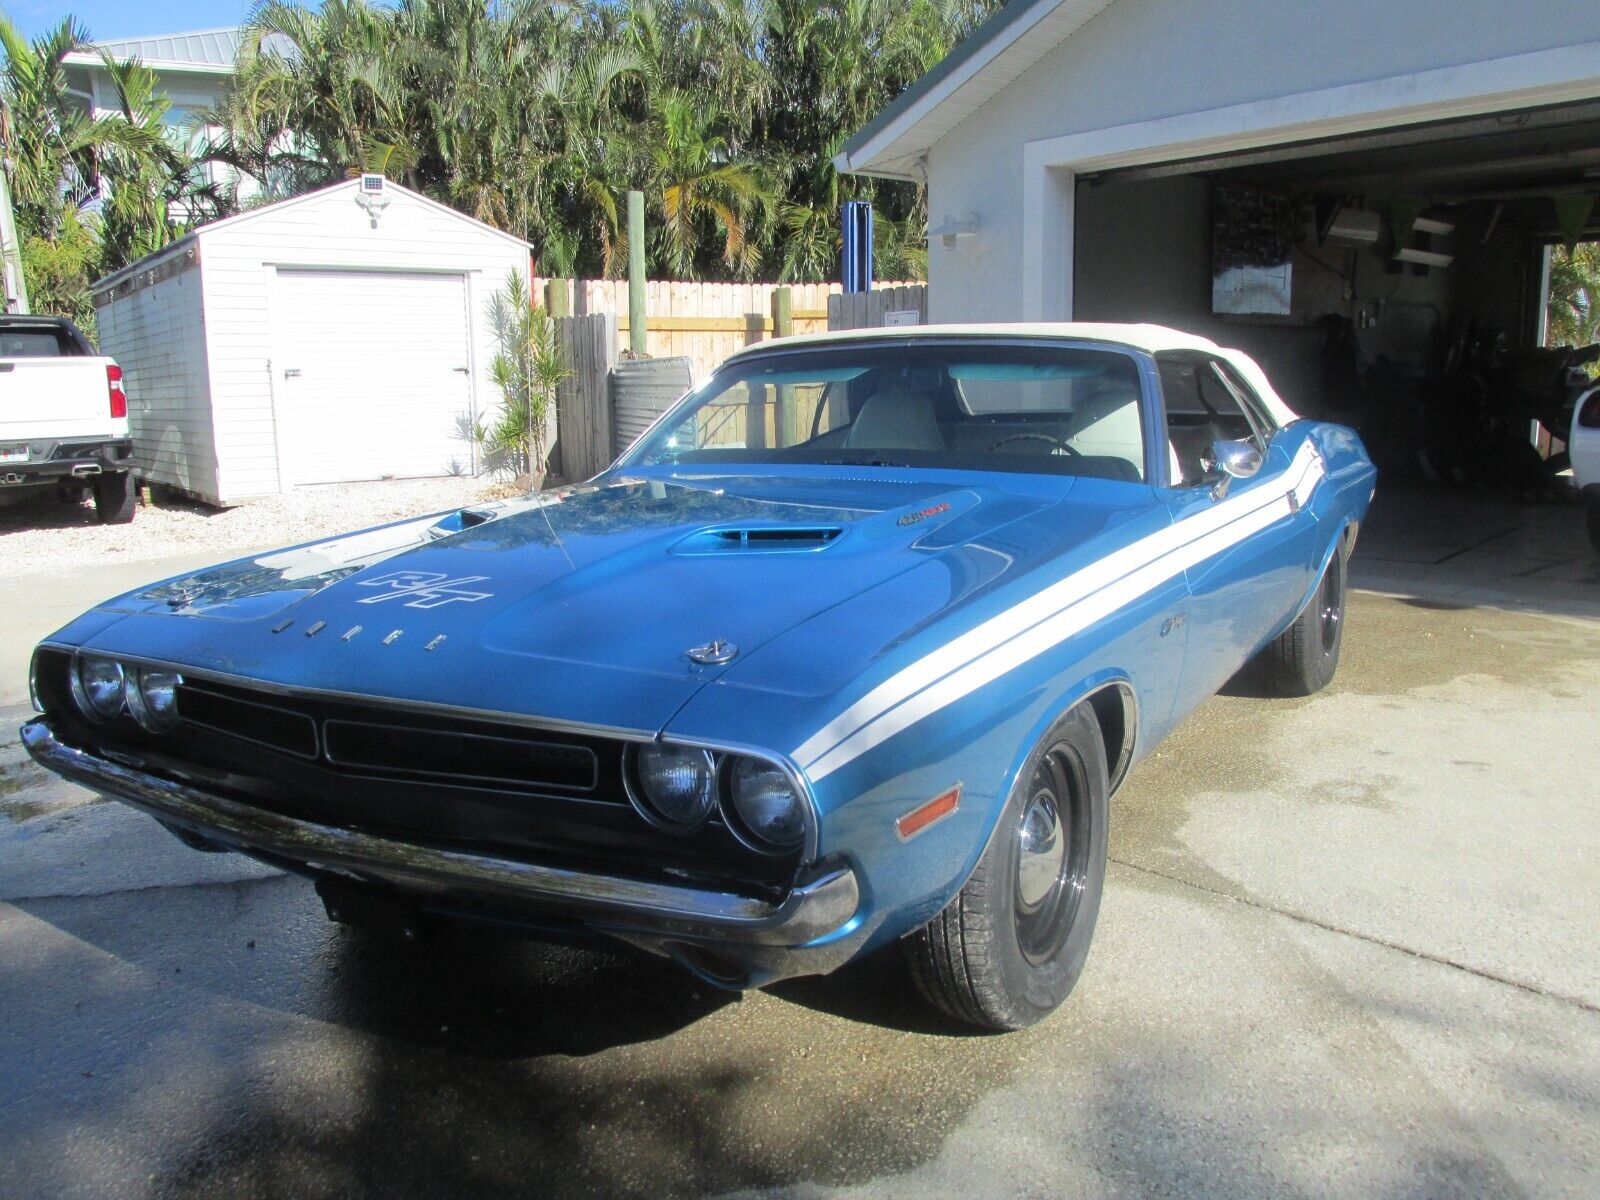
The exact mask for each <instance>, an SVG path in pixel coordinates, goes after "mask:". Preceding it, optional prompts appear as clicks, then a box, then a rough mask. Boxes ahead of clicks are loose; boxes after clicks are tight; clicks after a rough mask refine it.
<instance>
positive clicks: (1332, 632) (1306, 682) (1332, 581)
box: [1255, 544, 1347, 696]
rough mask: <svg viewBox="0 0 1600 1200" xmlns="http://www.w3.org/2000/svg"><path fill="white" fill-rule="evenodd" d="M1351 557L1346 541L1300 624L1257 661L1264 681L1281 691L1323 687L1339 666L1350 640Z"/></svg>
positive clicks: (1308, 691)
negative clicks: (1347, 634) (1346, 625)
mask: <svg viewBox="0 0 1600 1200" xmlns="http://www.w3.org/2000/svg"><path fill="white" fill-rule="evenodd" d="M1346 558H1347V555H1346V553H1345V547H1344V545H1343V544H1341V545H1340V546H1339V548H1338V549H1336V550H1335V551H1334V552H1333V557H1332V558H1331V559H1330V560H1329V561H1328V567H1327V570H1325V571H1323V573H1322V579H1321V580H1320V581H1318V583H1317V590H1316V591H1315V592H1313V593H1312V595H1311V599H1310V600H1309V601H1308V602H1307V603H1306V606H1305V608H1303V609H1301V611H1300V615H1299V616H1297V617H1296V618H1295V619H1294V624H1292V625H1290V626H1289V628H1287V629H1285V630H1284V631H1283V632H1282V633H1281V634H1279V635H1278V636H1277V637H1276V638H1274V639H1273V640H1272V642H1271V643H1270V644H1269V645H1268V646H1267V648H1266V649H1265V650H1263V651H1262V652H1261V654H1260V655H1259V656H1258V657H1257V659H1256V661H1255V666H1256V668H1257V670H1258V672H1259V674H1260V676H1261V679H1262V682H1263V683H1264V684H1265V685H1266V686H1267V687H1268V689H1270V690H1271V691H1273V692H1276V693H1277V694H1278V695H1280V696H1309V695H1311V694H1312V693H1313V692H1320V691H1321V690H1322V689H1323V688H1325V687H1327V686H1328V684H1329V683H1331V682H1332V681H1333V676H1334V674H1335V672H1337V671H1338V669H1339V649H1340V647H1341V646H1342V645H1343V644H1344V614H1345V582H1346V575H1347V569H1346V561H1345V560H1346Z"/></svg>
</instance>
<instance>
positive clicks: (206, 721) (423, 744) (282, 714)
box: [178, 679, 623, 800]
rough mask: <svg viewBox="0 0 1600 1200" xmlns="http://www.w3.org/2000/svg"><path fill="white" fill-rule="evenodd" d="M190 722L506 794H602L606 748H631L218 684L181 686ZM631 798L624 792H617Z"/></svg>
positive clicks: (182, 709) (293, 749)
mask: <svg viewBox="0 0 1600 1200" xmlns="http://www.w3.org/2000/svg"><path fill="white" fill-rule="evenodd" d="M178 715H179V717H181V718H182V719H183V720H184V721H185V722H187V723H189V724H191V725H196V726H199V727H200V728H202V729H208V730H212V731H214V732H216V733H224V734H228V735H229V736H231V737H236V738H240V739H242V740H244V741H247V742H253V743H255V744H256V745H259V746H267V747H270V748H271V749H274V750H280V751H282V752H284V753H286V754H292V755H294V756H295V757H297V758H308V759H315V760H318V761H320V762H323V763H325V764H326V765H327V766H329V767H331V768H333V769H334V770H337V771H342V772H350V773H359V774H362V775H377V776H382V777H392V778H401V779H417V780H419V781H429V782H448V783H453V784H456V785H458V786H483V787H488V788H492V789H494V790H497V791H506V790H509V791H519V792H535V793H542V792H546V791H552V790H553V791H556V792H564V793H574V794H593V793H595V792H596V791H597V790H599V789H600V787H601V784H602V782H603V777H604V775H605V774H606V772H603V771H602V761H601V755H600V753H598V752H597V751H598V750H599V749H600V748H601V747H602V746H603V747H604V748H605V749H607V750H608V751H611V753H609V754H608V755H607V757H609V758H613V759H619V758H620V754H621V746H620V744H619V743H610V742H609V739H599V738H584V737H578V736H574V735H566V734H559V733H552V732H550V731H548V730H535V729H524V728H522V727H520V726H516V725H506V724H502V723H500V722H495V721H478V720H472V719H457V718H453V717H438V716H432V715H428V716H414V715H408V714H404V713H397V712H393V711H384V712H381V713H379V712H375V711H368V710H366V709H365V708H364V707H362V706H358V705H353V704H350V703H347V702H342V701H337V700H321V699H293V700H291V699H286V698H282V697H278V696H273V695H270V694H268V693H262V692H254V691H252V690H250V689H246V688H240V687H236V686H233V685H230V684H223V683H215V682H212V681H209V680H193V679H191V680H186V681H185V682H184V684H183V685H182V686H181V687H180V688H179V689H178ZM615 796H616V798H617V799H618V800H621V799H623V794H622V792H621V790H620V788H618V789H615Z"/></svg>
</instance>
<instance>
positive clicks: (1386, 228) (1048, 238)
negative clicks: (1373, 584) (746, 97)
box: [835, 0, 1600, 411]
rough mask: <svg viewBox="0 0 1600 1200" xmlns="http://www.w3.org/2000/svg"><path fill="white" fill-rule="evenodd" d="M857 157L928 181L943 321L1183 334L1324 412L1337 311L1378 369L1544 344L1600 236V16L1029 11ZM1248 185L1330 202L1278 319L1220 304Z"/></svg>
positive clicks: (920, 94)
mask: <svg viewBox="0 0 1600 1200" xmlns="http://www.w3.org/2000/svg"><path fill="white" fill-rule="evenodd" d="M835 162H836V164H837V165H838V167H839V168H840V169H841V170H845V171H853V172H859V173H864V174H869V175H877V176H883V177H887V178H893V179H906V180H915V181H918V182H925V183H926V185H927V188H928V196H929V225H930V243H929V268H928V271H929V319H930V320H933V321H1014V320H1062V319H1069V318H1076V319H1079V320H1130V319H1131V320H1149V321H1156V322H1161V323H1166V324H1172V325H1177V326H1179V327H1182V328H1184V329H1188V330H1192V331H1194V332H1197V333H1202V334H1206V335H1208V336H1212V337H1215V338H1217V339H1218V340H1219V341H1223V342H1225V343H1226V344H1231V345H1237V346H1240V347H1242V348H1244V349H1247V350H1249V351H1251V352H1253V353H1254V354H1256V355H1257V356H1258V357H1259V358H1260V359H1262V361H1263V362H1264V364H1265V365H1266V366H1267V367H1268V369H1269V372H1270V373H1272V374H1273V376H1274V378H1276V379H1278V380H1279V381H1280V386H1281V387H1282V390H1284V391H1285V393H1286V394H1287V395H1289V396H1291V397H1293V398H1294V400H1295V401H1296V403H1297V404H1304V405H1306V406H1307V407H1308V408H1309V409H1310V410H1311V411H1314V410H1315V408H1316V404H1317V400H1318V399H1319V396H1318V393H1319V391H1322V390H1324V389H1323V387H1322V381H1321V378H1320V375H1321V374H1322V372H1323V366H1324V364H1323V363H1322V362H1321V361H1319V354H1320V353H1321V347H1322V344H1323V338H1324V333H1323V328H1324V319H1325V318H1327V317H1329V316H1330V315H1331V316H1332V317H1334V318H1338V319H1341V320H1345V321H1348V323H1349V326H1350V327H1351V328H1353V329H1354V330H1355V337H1356V339H1357V341H1358V343H1359V346H1358V349H1359V353H1360V356H1361V360H1362V361H1363V362H1364V363H1367V364H1372V363H1378V362H1380V361H1383V362H1395V361H1399V360H1415V361H1416V363H1417V369H1419V370H1420V369H1423V366H1424V363H1423V361H1422V360H1423V359H1424V358H1425V357H1426V356H1427V355H1428V354H1432V355H1434V356H1435V357H1437V356H1438V355H1439V354H1440V353H1442V350H1441V348H1440V347H1441V344H1442V343H1443V342H1444V341H1445V339H1446V338H1447V337H1448V336H1449V334H1450V333H1451V331H1452V330H1456V329H1460V328H1462V327H1464V326H1466V325H1467V323H1468V322H1471V321H1477V322H1478V323H1479V327H1480V328H1484V327H1487V328H1491V329H1493V330H1495V331H1497V332H1500V333H1503V334H1504V335H1505V336H1506V337H1507V338H1508V340H1509V343H1510V344H1511V345H1512V346H1513V347H1516V346H1528V345H1538V344H1539V339H1540V336H1541V334H1542V329H1541V328H1540V327H1539V324H1538V317H1539V310H1540V307H1541V306H1540V305H1539V303H1538V301H1539V288H1540V285H1541V279H1540V270H1541V265H1542V263H1543V262H1547V261H1548V257H1547V251H1548V247H1549V246H1550V245H1551V244H1552V243H1556V242H1559V241H1563V240H1582V239H1588V238H1593V237H1597V236H1600V203H1596V204H1593V205H1592V207H1590V206H1588V205H1587V203H1586V201H1587V200H1591V199H1592V198H1593V197H1594V195H1595V193H1597V192H1600V4H1597V3H1595V0H1519V2H1518V3H1516V4H1507V3H1505V2H1504V0H1400V2H1399V3H1396V2H1395V0H1333V2H1330V3H1324V4H1310V3H1285V0H1216V2H1212V3H1196V2H1195V0H1011V3H1009V4H1007V5H1006V6H1005V8H1003V9H1002V10H1000V12H998V13H996V14H995V15H994V17H992V18H991V19H990V20H989V21H988V22H986V23H985V24H984V25H983V26H982V27H981V28H980V29H979V30H978V31H977V32H976V33H975V34H974V35H973V36H972V37H970V38H968V39H967V40H966V41H965V42H964V43H962V44H961V45H960V46H959V47H957V48H956V50H955V51H954V52H952V53H951V55H950V56H949V57H948V58H946V59H945V60H944V61H943V62H941V63H940V64H939V65H938V66H937V67H936V68H935V69H934V70H933V71H931V72H930V73H929V74H928V75H926V76H924V77H923V78H922V79H921V80H919V81H918V82H917V83H916V84H914V85H913V86H912V87H911V88H909V89H907V91H906V92H904V93H903V94H902V95H901V96H900V97H899V98H898V99H897V100H896V101H895V102H894V103H893V104H891V105H890V106H889V107H888V108H887V109H886V110H885V111H884V112H883V113H882V114H880V116H879V117H878V118H877V119H876V120H874V121H873V122H872V123H871V124H870V125H869V126H868V127H867V128H865V129H863V130H862V131H860V132H859V133H858V134H856V135H855V136H854V137H853V138H851V139H850V140H849V141H848V142H847V143H846V145H845V146H844V149H843V152H842V153H841V154H840V155H839V156H838V158H837V159H836V160H835ZM1228 185H1242V186H1243V187H1245V188H1248V189H1254V190H1256V191H1257V192H1262V193H1266V194H1269V195H1276V196H1281V197H1285V198H1289V199H1290V200H1291V201H1296V200H1298V201H1299V202H1303V203H1304V216H1303V217H1301V218H1297V220H1298V221H1300V222H1303V223H1299V224H1297V226H1296V228H1297V230H1298V229H1308V228H1309V227H1310V226H1311V224H1312V220H1313V217H1312V214H1311V211H1310V210H1311V207H1312V200H1313V198H1314V199H1315V201H1316V205H1317V211H1316V213H1315V222H1316V225H1315V228H1314V230H1312V231H1310V232H1307V233H1305V234H1300V233H1298V232H1297V233H1296V234H1295V235H1294V244H1293V246H1292V249H1291V250H1290V251H1288V253H1287V254H1286V256H1285V263H1286V264H1287V265H1288V266H1289V267H1290V268H1291V270H1292V276H1293V280H1292V287H1291V286H1289V284H1288V281H1287V273H1284V274H1283V275H1282V276H1281V279H1282V282H1283V286H1282V288H1281V291H1282V293H1283V296H1282V300H1281V303H1280V304H1279V305H1278V306H1277V310H1276V311H1271V312H1267V311H1261V309H1259V308H1258V309H1257V310H1254V311H1252V312H1250V313H1249V315H1245V316H1242V317H1241V316H1240V315H1237V313H1236V312H1230V311H1228V309H1227V307H1226V305H1224V304H1219V303H1218V300H1217V297H1216V280H1215V279H1214V274H1215V271H1214V265H1215V261H1216V259H1217V258H1218V257H1219V255H1218V254H1217V240H1218V238H1219V236H1221V234H1219V230H1221V231H1222V233H1223V234H1225V233H1227V232H1229V231H1228V230H1226V229H1225V228H1224V225H1223V222H1221V221H1220V220H1219V219H1218V216H1217V211H1218V201H1217V197H1218V195H1219V193H1218V191H1217V189H1218V188H1219V187H1222V186H1228ZM1401 213H1403V214H1404V216H1403V217H1402V216H1399V215H1397V214H1401ZM1413 219H1415V224H1414V225H1413ZM1241 224H1242V223H1241V222H1235V231H1237V230H1238V227H1239V226H1240V225H1241ZM1380 228H1381V231H1382V234H1381V236H1379V230H1380ZM1346 229H1351V230H1355V231H1357V232H1359V231H1360V230H1362V229H1364V230H1366V231H1367V232H1369V233H1370V235H1371V239H1370V240H1369V241H1368V242H1367V244H1365V245H1361V244H1360V242H1359V239H1358V238H1351V237H1345V236H1342V235H1341V234H1342V231H1343V230H1346ZM1243 232H1244V234H1245V236H1246V237H1248V235H1249V232H1250V231H1249V230H1248V229H1247V228H1246V229H1244V230H1243ZM1352 246H1354V247H1356V248H1354V249H1352V248H1351V247H1352ZM1397 251H1405V252H1406V254H1407V255H1409V257H1399V256H1398V255H1397ZM1419 256H1420V257H1419ZM1291 259H1292V262H1291V261H1290V260H1291ZM1397 259H1398V261H1397ZM1263 307H1267V306H1263Z"/></svg>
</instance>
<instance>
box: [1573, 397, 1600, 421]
mask: <svg viewBox="0 0 1600 1200" xmlns="http://www.w3.org/2000/svg"><path fill="white" fill-rule="evenodd" d="M1578 424H1579V425H1581V426H1583V427H1584V428H1585V429H1600V387H1597V388H1592V389H1590V391H1589V394H1588V395H1587V396H1585V397H1584V398H1583V407H1582V408H1580V409H1579V410H1578Z"/></svg>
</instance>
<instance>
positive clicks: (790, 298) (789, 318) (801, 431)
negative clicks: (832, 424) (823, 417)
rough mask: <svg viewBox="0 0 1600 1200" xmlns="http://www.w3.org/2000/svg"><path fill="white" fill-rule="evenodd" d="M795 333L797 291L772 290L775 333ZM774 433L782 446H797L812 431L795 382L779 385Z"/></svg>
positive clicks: (777, 334)
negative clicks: (802, 410)
mask: <svg viewBox="0 0 1600 1200" xmlns="http://www.w3.org/2000/svg"><path fill="white" fill-rule="evenodd" d="M792 333H794V293H793V292H791V291H790V290H789V289H788V288H786V287H781V288H776V289H774V291H773V293H772V336H773V337H775V338H781V337H788V336H790V335H791V334H792ZM773 424H774V426H775V428H774V430H773V432H774V434H775V435H776V441H777V444H778V445H779V446H797V445H799V444H800V443H801V442H803V441H805V440H806V435H807V434H808V433H809V432H810V431H809V430H807V429H806V428H805V427H804V422H803V421H802V420H801V414H800V404H799V400H798V398H797V396H796V394H795V390H794V385H793V384H789V383H786V384H782V385H780V386H779V388H778V396H777V412H776V413H775V414H774V416H773Z"/></svg>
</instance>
